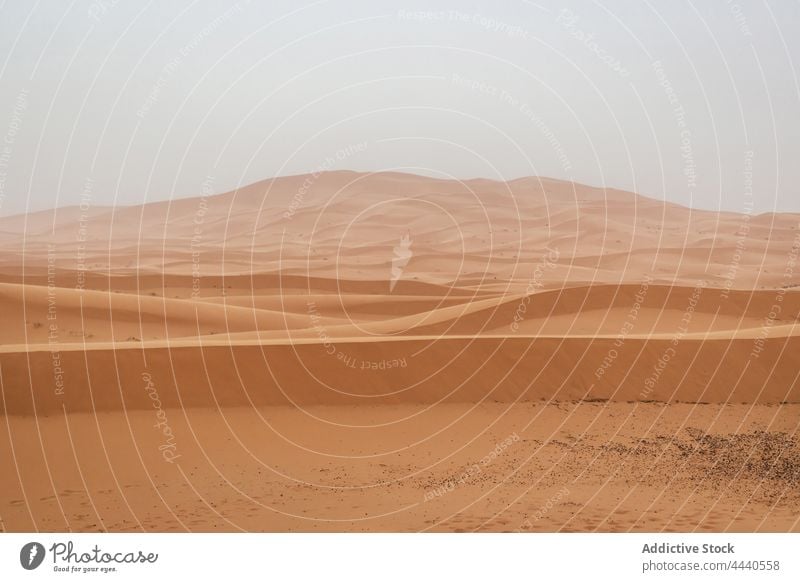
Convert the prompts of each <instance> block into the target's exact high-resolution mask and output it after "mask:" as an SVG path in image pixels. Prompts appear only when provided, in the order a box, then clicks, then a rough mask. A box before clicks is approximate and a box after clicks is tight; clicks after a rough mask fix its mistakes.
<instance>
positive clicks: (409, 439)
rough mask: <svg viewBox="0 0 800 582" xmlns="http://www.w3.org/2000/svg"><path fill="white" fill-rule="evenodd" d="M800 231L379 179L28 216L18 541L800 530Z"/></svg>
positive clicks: (12, 452) (613, 195)
mask: <svg viewBox="0 0 800 582" xmlns="http://www.w3.org/2000/svg"><path fill="white" fill-rule="evenodd" d="M799 223H800V216H797V215H785V214H768V215H759V216H746V215H738V214H732V213H714V212H701V211H695V210H690V209H686V208H682V207H679V206H675V205H671V204H665V203H662V202H659V201H655V200H651V199H647V198H644V197H641V196H637V195H635V194H632V193H628V192H621V191H616V190H604V189H598V188H591V187H588V186H583V185H577V184H572V183H567V182H560V181H557V180H549V179H538V178H527V179H521V180H515V181H512V182H508V183H502V182H493V181H489V180H468V181H464V182H456V181H447V180H436V179H432V178H425V177H420V176H413V175H408V174H399V173H379V174H357V173H353V172H332V173H323V174H320V175H316V176H295V177H288V178H277V179H274V180H268V181H265V182H261V183H258V184H253V185H251V186H247V187H244V188H241V189H239V190H236V191H234V192H229V193H225V194H221V195H218V196H206V197H203V198H194V199H186V200H178V201H173V202H171V203H166V202H159V203H153V204H147V205H144V206H140V207H132V208H116V209H111V208H83V209H82V208H71V209H58V210H53V211H47V212H40V213H36V214H31V215H28V216H24V217H13V218H3V219H0V244H2V245H3V249H4V251H5V252H4V253H3V254H2V257H0V321H2V322H3V325H2V326H0V381H1V382H0V392H1V393H2V399H0V411H2V413H3V416H2V419H3V423H4V425H5V427H3V428H2V429H0V434H2V435H4V436H2V437H0V463H2V465H1V466H3V467H4V468H6V469H8V471H7V474H9V475H12V476H13V478H11V479H9V480H5V481H4V482H3V485H2V487H0V518H1V519H2V524H3V528H6V529H11V530H25V529H34V528H41V529H48V530H56V531H57V530H59V529H64V528H69V529H78V530H92V529H108V530H112V531H122V530H137V529H149V530H172V529H190V530H203V531H208V530H214V529H225V530H237V529H255V530H268V531H283V530H334V531H335V530H361V529H365V530H382V531H386V530H388V531H392V530H423V529H433V530H474V529H488V530H513V529H531V530H537V531H539V530H541V531H553V530H592V529H601V530H627V529H639V530H652V529H661V528H665V529H670V530H678V531H686V530H692V529H704V530H721V529H734V530H744V531H747V530H755V529H758V530H762V529H766V530H774V531H786V530H796V529H797V528H798V524H797V520H796V515H795V514H796V511H794V510H793V509H792V508H793V507H795V505H793V504H796V501H797V498H796V497H797V496H796V491H797V482H798V481H797V479H798V461H797V459H798V457H797V429H798V427H800V414H798V406H800V384H799V383H798V379H799V378H800V363H799V362H798V359H797V355H796V354H797V352H798V342H800V337H799V336H798V330H799V329H800V328H798V321H800V288H798V287H800V266H798V265H800V263H798V254H800V230H799V229H798V224H799ZM167 428H168V429H169V434H167V433H166V432H165V431H166V429H167ZM512 437H515V438H512ZM508 439H511V440H510V441H509V440H508ZM502 443H506V444H505V445H502ZM501 445H502V446H501ZM498 446H500V449H502V450H501V453H502V454H499V453H498V454H497V455H496V458H492V459H491V462H490V463H487V464H486V465H485V466H484V465H481V459H484V458H485V457H486V456H487V455H489V451H492V450H495V448H496V447H498ZM476 463H477V466H478V468H479V470H478V471H477V472H475V471H473V472H470V469H469V468H470V467H472V466H474V465H475V464H476ZM465 473H466V474H467V477H463V475H464V474H465ZM387 493H389V495H387ZM731 500H733V501H731ZM542 508H545V509H544V510H543V509H542ZM543 512H544V513H543Z"/></svg>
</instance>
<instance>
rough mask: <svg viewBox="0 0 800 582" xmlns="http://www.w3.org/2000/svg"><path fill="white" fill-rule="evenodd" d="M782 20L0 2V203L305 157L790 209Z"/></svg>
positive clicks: (141, 190)
mask: <svg viewBox="0 0 800 582" xmlns="http://www.w3.org/2000/svg"><path fill="white" fill-rule="evenodd" d="M799 32H800V3H798V2H796V1H792V2H790V1H783V2H766V1H755V0H753V1H750V0H738V1H736V2H729V1H725V0H719V1H708V2H705V1H703V2H684V1H680V0H678V1H660V2H656V1H653V0H651V1H642V0H627V1H614V2H611V1H607V2H590V1H574V2H564V3H560V2H559V3H550V2H545V1H544V0H542V2H540V3H535V2H527V1H521V0H507V1H503V2H486V1H483V2H470V1H463V0H462V1H452V2H450V1H440V0H427V1H418V2H405V3H404V2H381V1H375V0H372V1H367V0H363V1H349V0H347V1H328V2H325V1H319V2H304V1H303V0H300V1H298V0H291V1H288V0H287V1H282V0H278V1H273V0H270V1H265V2H257V1H251V2H247V1H245V0H242V1H241V2H239V3H237V4H234V3H231V2H210V1H198V2H179V1H174V2H172V1H171V2H156V1H152V2H145V1H141V0H136V1H133V0H116V1H115V0H95V1H93V2H91V1H74V2H68V1H65V0H45V1H40V2H35V1H32V0H31V1H28V0H11V1H6V2H4V3H3V4H2V5H0V140H2V141H1V142H0V215H10V214H16V213H20V212H25V211H26V210H38V209H44V208H49V207H53V206H66V205H72V204H77V203H78V202H79V201H80V197H81V193H82V192H84V191H86V190H87V184H88V185H89V187H88V188H89V189H91V196H92V198H93V201H94V203H95V204H102V205H110V204H136V203H142V202H146V201H153V200H161V199H166V198H170V197H186V196H196V195H200V194H201V189H202V184H203V183H204V182H206V181H207V179H208V178H209V177H211V178H212V179H213V184H214V188H215V190H216V191H218V192H223V191H227V190H230V189H232V188H234V187H236V186H237V185H241V184H246V183H250V182H254V181H257V180H261V179H264V178H268V177H272V176H275V175H287V174H297V173H303V172H311V171H314V170H317V169H318V168H320V167H326V168H330V169H353V170H370V171H371V170H403V171H411V172H417V173H423V174H429V175H434V176H453V177H457V178H470V177H476V176H481V177H488V178H496V179H513V178H517V177H520V176H527V175H540V176H549V177H554V178H563V179H572V180H576V181H580V182H585V183H589V184H594V185H606V186H609V187H617V188H624V189H630V190H636V191H638V192H640V193H642V194H645V195H648V196H651V197H654V198H666V199H668V200H671V201H674V202H678V203H681V204H685V205H690V206H695V207H698V208H709V209H717V208H722V209H727V210H735V211H745V210H747V209H748V206H749V205H750V203H751V202H752V205H753V206H754V211H755V212H766V211H771V210H783V211H800V194H799V193H798V184H800V163H799V162H798V157H799V154H800V114H798V112H800V89H799V84H798V70H797V67H796V65H797V63H798V56H800V34H798V33H799ZM337 154H338V155H337ZM326 160H328V161H327V162H326ZM750 175H752V190H750V179H751V176H750Z"/></svg>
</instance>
